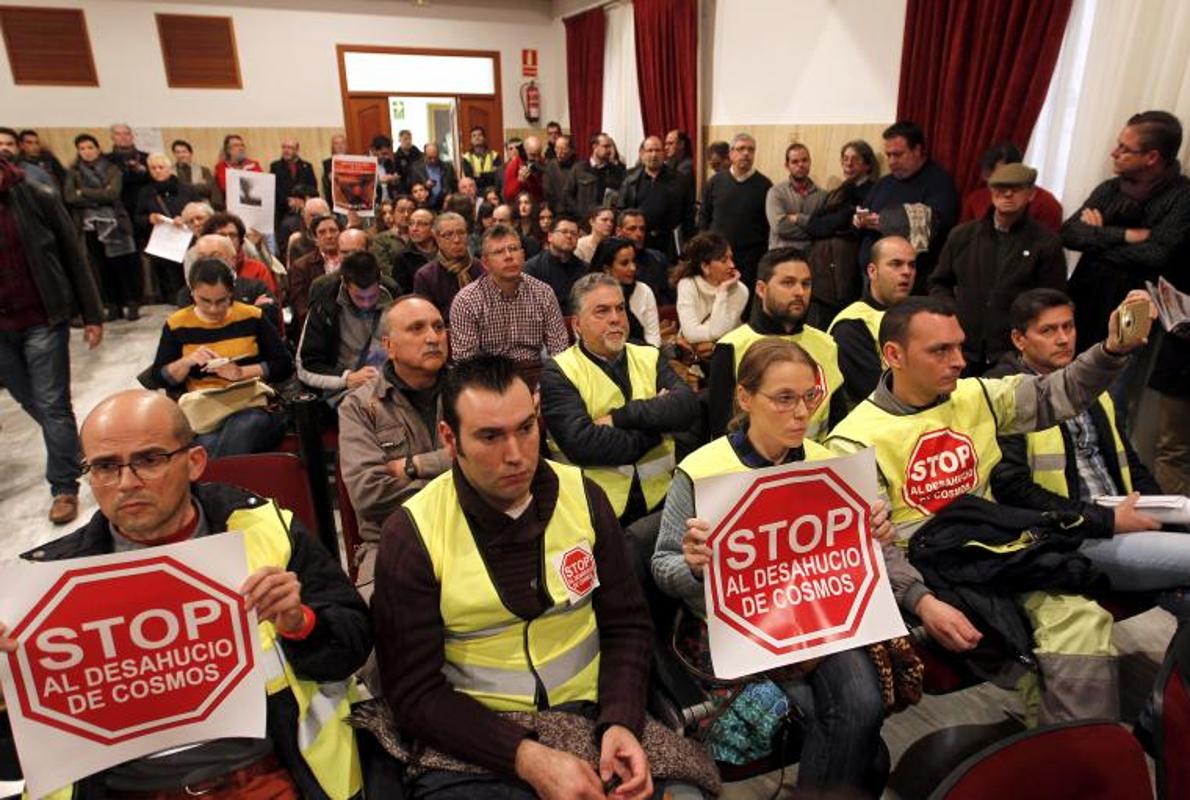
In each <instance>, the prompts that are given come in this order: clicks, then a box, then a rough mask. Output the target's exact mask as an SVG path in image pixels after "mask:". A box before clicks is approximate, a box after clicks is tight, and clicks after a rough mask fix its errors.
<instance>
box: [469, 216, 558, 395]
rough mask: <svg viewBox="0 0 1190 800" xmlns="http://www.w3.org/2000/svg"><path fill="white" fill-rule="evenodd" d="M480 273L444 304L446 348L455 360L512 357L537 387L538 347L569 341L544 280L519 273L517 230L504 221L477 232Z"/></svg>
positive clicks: (521, 257)
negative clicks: (447, 327) (446, 310)
mask: <svg viewBox="0 0 1190 800" xmlns="http://www.w3.org/2000/svg"><path fill="white" fill-rule="evenodd" d="M482 247H483V251H482V252H483V266H484V269H485V270H486V274H484V275H483V276H482V277H480V278H478V279H477V280H474V281H471V282H470V283H468V284H467V285H466V286H464V287H463V288H462V289H461V290H460V291H459V293H458V295H456V296H455V299H454V302H453V303H451V306H450V320H451V322H450V350H451V355H452V356H453V358H454V359H455V360H456V361H462V360H463V359H465V358H470V357H471V356H473V355H476V354H478V353H487V354H489V355H502V356H507V357H508V358H510V359H512V360H513V361H514V362H516V364H517V367H518V369H520V370H521V375H522V377H524V378H525V381H526V383H528V384H529V386H530V388H532V389H536V388H537V379H538V377H539V376H540V373H541V357H542V351H546V352H548V353H549V354H550V355H553V354H556V353H560V352H562V351H563V350H565V349H566V348H567V347H568V346H569V345H570V339H569V337H568V336H567V335H566V325H565V323H564V322H563V321H562V311H561V309H560V308H559V306H558V300H557V298H555V297H554V292H553V290H551V289H550V287H549V285H548V284H546V283H544V282H542V281H539V280H538V279H537V278H533V277H530V276H528V275H525V274H524V267H525V250H524V248H522V247H521V239H520V236H518V235H517V232H516V231H514V230H513V229H512V228H509V227H507V226H506V225H501V224H497V225H493V226H492V227H490V228H488V229H487V230H486V231H485V232H484V234H483V244H482Z"/></svg>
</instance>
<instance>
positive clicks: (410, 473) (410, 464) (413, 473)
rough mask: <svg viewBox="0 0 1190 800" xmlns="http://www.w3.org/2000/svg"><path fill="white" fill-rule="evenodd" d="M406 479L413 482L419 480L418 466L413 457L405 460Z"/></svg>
mask: <svg viewBox="0 0 1190 800" xmlns="http://www.w3.org/2000/svg"><path fill="white" fill-rule="evenodd" d="M405 477H406V478H408V479H409V480H411V481H415V480H417V464H416V463H414V461H413V456H408V457H406V458H405Z"/></svg>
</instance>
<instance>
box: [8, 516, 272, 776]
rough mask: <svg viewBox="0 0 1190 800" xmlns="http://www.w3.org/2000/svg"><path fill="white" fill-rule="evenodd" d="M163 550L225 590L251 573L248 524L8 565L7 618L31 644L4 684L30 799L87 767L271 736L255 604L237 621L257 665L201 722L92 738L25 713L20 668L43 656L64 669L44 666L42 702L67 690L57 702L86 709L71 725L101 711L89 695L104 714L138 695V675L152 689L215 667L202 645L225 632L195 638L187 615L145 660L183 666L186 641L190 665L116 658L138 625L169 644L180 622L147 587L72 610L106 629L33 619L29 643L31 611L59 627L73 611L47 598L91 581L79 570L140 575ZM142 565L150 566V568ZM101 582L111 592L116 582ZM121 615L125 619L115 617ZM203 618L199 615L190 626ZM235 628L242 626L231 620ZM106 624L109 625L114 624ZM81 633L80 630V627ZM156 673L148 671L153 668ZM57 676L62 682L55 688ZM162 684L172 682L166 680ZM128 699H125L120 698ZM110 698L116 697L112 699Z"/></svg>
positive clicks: (90, 770)
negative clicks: (168, 541) (36, 646)
mask: <svg viewBox="0 0 1190 800" xmlns="http://www.w3.org/2000/svg"><path fill="white" fill-rule="evenodd" d="M162 557H166V558H168V559H170V560H171V561H172V562H173V563H174V564H177V565H179V566H180V568H181V569H180V570H177V572H179V573H181V574H185V571H186V570H188V571H189V573H191V574H197V575H198V576H201V578H202V579H205V584H206V585H207V586H209V585H210V584H214V585H215V586H217V587H219V589H218V591H219V592H220V593H223V594H225V595H232V594H234V595H236V596H237V597H238V593H239V587H240V586H241V585H243V582H244V580H245V579H246V578H247V574H248V561H247V554H246V552H245V549H244V536H243V534H242V533H238V532H234V533H221V534H217V535H212V536H203V537H200V538H198V539H195V540H192V541H188V542H182V543H180V544H173V545H162V546H159V547H152V548H148V549H145V550H138V551H134V552H130V553H120V554H113V555H105V556H94V557H89V558H77V559H68V560H65V561H53V562H44V563H33V562H25V561H13V562H8V563H5V564H3V565H0V585H3V586H4V591H3V592H2V593H0V619H2V620H5V621H6V622H8V623H11V625H10V627H11V628H12V629H13V630H14V633H16V635H17V641H18V642H19V643H20V644H21V648H20V649H19V650H18V651H17V653H15V654H12V655H3V656H0V685H2V686H3V689H4V697H5V700H6V702H7V705H8V713H9V718H10V720H11V722H12V730H13V738H14V740H15V742H16V747H17V754H18V757H19V758H20V763H21V771H22V773H23V776H24V779H25V781H26V783H27V786H28V791H29V794H30V795H31V796H33V797H41V796H44V795H45V794H48V793H49V792H52V791H54V790H56V789H58V788H60V787H62V786H65V785H68V784H70V783H73V782H75V781H77V780H79V779H80V778H83V777H86V776H87V775H91V774H94V773H96V772H99V771H101V770H104V769H107V768H109V767H111V766H114V765H116V764H121V763H124V762H126V761H130V760H133V759H136V758H140V757H143V756H147V755H150V754H152V753H157V752H160V751H162V750H166V749H169V748H173V747H179V746H182V745H190V744H194V743H197V742H201V741H205V740H208V739H218V738H223V737H250V738H262V737H264V736H265V714H266V710H265V699H266V697H265V677H264V671H263V668H262V666H261V663H262V661H261V658H262V657H261V650H260V639H259V637H258V635H257V632H256V630H257V620H256V613H255V612H249V613H247V614H243V612H242V611H241V612H240V613H238V614H232V615H230V616H229V617H228V619H229V620H234V626H235V630H236V631H237V634H236V636H237V641H241V642H242V641H244V640H245V638H246V639H247V640H250V643H251V649H252V664H253V665H254V666H253V667H252V668H251V669H249V670H248V672H247V673H242V674H241V673H236V674H238V675H240V677H239V678H238V683H234V684H230V683H229V684H227V685H228V686H230V688H224V689H222V691H223V692H224V693H223V694H222V695H221V697H219V699H218V700H217V701H211V702H213V705H208V706H207V707H206V708H205V712H204V713H205V714H206V716H205V718H203V719H198V720H197V721H192V720H193V717H190V718H189V720H186V721H178V720H175V721H173V722H172V724H170V726H169V727H161V723H162V720H155V721H152V722H147V723H146V722H144V721H138V722H137V723H136V724H135V725H133V726H132V727H130V728H129V729H128V731H127V733H126V734H125V736H124V737H122V740H121V741H117V742H105V741H101V740H96V739H92V738H88V737H87V736H85V735H81V734H80V733H79V732H77V731H68V730H64V729H63V727H60V726H61V725H62V724H63V722H62V720H63V717H62V715H60V714H58V715H56V716H57V719H58V722H57V724H56V725H51V724H46V722H45V721H43V720H41V719H38V718H35V717H31V716H29V715H28V714H27V713H26V712H27V711H28V710H30V709H32V706H30V708H28V709H27V708H26V703H27V702H28V701H27V700H26V699H25V696H24V695H22V694H21V693H20V692H19V690H18V688H17V683H16V679H15V677H14V670H15V671H17V672H20V673H21V674H24V675H29V674H30V667H31V666H32V665H33V663H32V662H33V661H34V659H36V660H37V661H38V662H39V663H41V664H42V665H43V667H44V665H46V664H47V662H52V660H53V659H54V658H56V659H57V660H58V662H59V663H60V664H62V668H61V671H57V672H55V671H54V670H50V669H46V668H43V669H42V670H41V674H46V675H49V676H50V677H48V678H47V679H46V680H45V682H44V684H42V688H41V689H40V691H39V692H38V693H37V694H38V695H39V696H40V697H41V698H44V699H45V701H46V703H47V704H48V703H49V702H50V700H49V698H51V697H52V696H54V695H58V700H57V702H58V703H59V704H61V703H62V702H63V701H67V700H68V701H69V703H68V705H69V707H71V708H80V707H81V708H80V711H79V712H76V713H75V714H71V715H69V717H67V718H66V720H67V722H66V724H69V725H74V724H77V723H76V722H72V721H71V720H83V721H85V720H88V719H94V718H92V717H88V715H87V706H86V703H88V702H91V703H99V705H92V706H91V708H97V707H105V708H107V709H110V710H109V711H107V712H105V713H113V711H112V710H114V709H118V708H120V707H121V706H120V703H121V702H124V703H127V702H129V701H128V700H127V695H128V694H130V693H133V692H135V691H137V690H136V689H134V688H133V684H134V683H138V682H139V684H143V685H145V686H147V685H149V682H150V681H151V680H152V679H154V678H157V677H160V680H161V681H163V682H164V681H167V680H169V681H175V682H183V683H184V682H185V681H191V680H198V678H196V677H195V674H194V673H190V674H186V671H187V670H194V669H197V668H198V665H199V664H203V665H204V667H203V669H206V665H209V664H211V663H212V662H211V661H210V660H209V659H207V660H204V659H203V658H201V657H200V651H199V650H197V649H195V644H194V643H195V642H199V643H205V645H206V647H207V648H208V650H209V651H214V650H216V649H217V648H218V647H219V646H220V642H221V641H227V640H217V641H215V642H212V641H211V640H210V639H206V640H204V639H202V638H201V633H200V634H198V635H196V636H195V637H188V636H187V631H188V628H187V626H186V625H185V624H183V623H177V624H176V628H175V631H176V632H177V633H178V637H177V638H176V639H174V644H163V645H160V649H155V650H152V651H151V652H152V653H153V656H145V658H146V659H148V658H154V659H161V658H177V661H178V662H180V661H181V657H180V655H174V654H180V653H181V652H182V648H186V652H188V653H189V654H190V656H189V659H190V660H188V662H187V666H186V667H181V666H173V664H174V662H162V661H160V660H158V661H155V662H154V663H155V664H156V665H157V666H155V667H146V666H144V665H143V663H142V662H141V661H140V659H139V658H138V659H136V660H134V661H133V662H132V664H131V666H126V665H129V659H127V658H123V656H124V655H127V653H122V652H118V651H115V650H113V652H112V653H111V654H108V653H106V652H105V650H106V648H107V647H108V646H109V644H111V642H109V641H108V639H111V640H112V641H120V640H122V639H128V638H129V637H130V636H134V635H135V634H133V631H138V632H139V634H140V635H141V636H143V637H144V638H145V640H149V639H156V640H157V641H158V642H161V641H164V640H165V639H166V637H167V636H168V631H169V630H170V626H169V624H168V623H167V622H166V621H165V620H164V619H163V617H162V616H156V617H153V615H154V614H157V613H159V612H157V611H152V610H153V609H154V608H155V600H157V598H154V597H151V596H150V597H146V596H143V595H139V594H138V595H124V596H121V595H119V594H118V593H116V592H114V591H109V594H108V595H107V596H108V597H110V598H111V600H110V602H108V601H107V600H106V598H105V600H104V602H103V603H101V604H99V605H104V606H106V607H104V608H96V607H94V606H88V607H87V608H85V609H84V610H83V611H82V612H75V613H74V616H71V617H69V619H71V620H73V621H74V622H81V621H82V620H83V619H86V620H87V624H91V623H95V622H100V623H102V624H101V625H99V626H98V627H96V626H95V625H91V627H89V628H82V627H81V625H80V626H79V630H75V629H74V628H71V627H65V628H63V627H57V628H55V629H54V630H52V631H49V632H47V631H46V627H47V626H46V625H44V624H41V625H40V627H38V626H37V625H34V627H33V631H35V633H34V634H33V636H32V638H31V639H27V637H25V636H24V635H23V633H24V631H23V630H22V629H21V628H20V626H21V625H24V624H25V621H26V618H27V617H28V618H29V619H32V620H37V619H38V618H39V617H40V618H41V619H42V621H43V622H45V621H48V622H49V623H50V625H58V624H60V623H59V617H61V618H63V619H65V618H67V614H68V611H59V612H58V616H55V617H49V616H48V615H49V614H51V613H54V609H69V608H70V606H69V604H63V603H60V602H59V603H56V604H55V603H50V604H49V605H46V604H45V603H44V601H45V600H46V599H50V598H61V597H63V591H64V589H63V587H65V586H77V585H78V584H79V583H85V582H86V580H87V579H86V578H85V577H83V578H81V579H80V577H79V573H78V571H79V570H97V569H100V568H104V574H105V575H108V574H110V570H111V569H112V567H113V565H116V566H118V567H120V568H123V569H125V570H127V571H129V572H135V571H136V569H137V565H138V564H140V563H141V562H144V561H146V560H153V561H155V562H158V563H159V561H160V559H161V558H162ZM141 569H142V570H143V569H144V565H143V564H142V565H141ZM67 571H70V572H71V573H72V577H71V578H70V583H68V584H62V585H59V583H60V579H61V578H62V577H63V575H64V573H66V572H67ZM182 580H185V579H182ZM171 585H177V586H189V585H194V584H193V579H191V583H174V584H171ZM103 588H104V589H105V590H107V587H106V584H105V585H104V587H103ZM196 596H197V595H196ZM67 600H69V597H67ZM229 602H230V601H229ZM237 607H238V603H237ZM222 608H230V606H222ZM145 611H150V612H151V613H150V615H149V617H146V619H145V620H142V624H141V626H140V627H139V628H138V627H137V623H136V619H137V618H138V616H139V615H141V614H142V613H144V612H145ZM92 617H94V619H92ZM100 617H102V619H100ZM201 617H202V614H201V613H199V614H198V618H199V619H198V621H199V622H201ZM117 619H118V620H119V621H118V622H116V621H115V620H117ZM173 619H174V620H175V621H176V620H177V619H178V617H177V616H174V617H173ZM193 621H194V620H191V622H193ZM229 624H233V623H231V622H229ZM105 627H106V631H104V628H105ZM80 630H81V631H82V632H79V631H80ZM195 630H196V631H200V632H201V631H202V630H203V628H201V627H195ZM63 631H64V632H63ZM163 631H166V633H165V634H163V633H162V632H163ZM105 633H106V636H105V635H104V634H105ZM43 636H44V637H46V639H47V640H49V644H44V643H43V644H41V645H40V653H41V655H39V656H33V657H30V656H31V655H32V653H33V651H32V650H30V649H29V648H33V644H32V642H33V641H41V637H43ZM183 641H189V642H190V644H182V642H183ZM51 647H52V649H51ZM116 647H120V645H116ZM73 651H77V653H78V655H79V656H81V659H80V660H78V662H77V664H76V665H74V666H72V667H70V668H69V669H67V666H69V665H68V664H67V663H66V662H68V661H69V660H70V659H71V657H72V652H73ZM146 652H148V651H146ZM162 663H165V664H166V666H164V667H163V666H161V664H162ZM88 665H94V666H88ZM129 669H131V670H133V677H127V675H128V674H129V673H128V671H127V670H129ZM146 670H149V671H148V672H146ZM202 674H204V675H206V674H207V673H205V672H203V673H202ZM216 674H219V673H216ZM55 676H56V677H55ZM208 679H209V676H208ZM51 684H52V685H53V686H54V687H55V688H51ZM25 685H28V684H27V683H26V684H25ZM161 685H165V686H167V687H168V686H169V684H164V683H163V684H161ZM189 685H190V686H195V685H196V684H195V683H190V684H189ZM148 691H152V690H148ZM170 691H174V690H173V689H171V688H167V689H166V690H165V691H164V692H158V693H156V694H153V695H152V698H153V699H152V700H151V702H154V703H158V702H159V703H162V704H164V703H165V702H166V700H163V699H159V698H166V697H168V696H169V695H168V693H169V692H170ZM216 691H218V690H216ZM210 696H212V697H214V696H216V694H215V691H212V692H211V693H210ZM122 697H123V698H125V699H124V700H121V699H120V698H122ZM101 701H102V702H101ZM103 703H106V706H104V705H103ZM144 705H145V704H144V703H142V704H141V706H140V707H139V708H140V710H141V711H142V712H143V710H144ZM155 712H156V708H152V709H151V711H150V713H155ZM166 722H168V720H166ZM150 725H151V726H154V727H156V728H157V729H156V730H153V729H152V728H149V730H148V732H146V733H138V731H139V730H141V729H144V728H146V727H147V726H150Z"/></svg>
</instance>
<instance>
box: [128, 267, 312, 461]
mask: <svg viewBox="0 0 1190 800" xmlns="http://www.w3.org/2000/svg"><path fill="white" fill-rule="evenodd" d="M190 294H191V296H192V297H193V298H194V304H193V305H189V306H186V307H185V308H182V309H179V310H177V311H175V312H174V313H173V314H171V315H170V316H169V318H168V319H166V321H165V327H164V328H163V329H162V331H161V340H160V341H159V342H158V344H157V356H156V357H155V358H154V359H153V366H152V368H151V369H150V374H149V376H147V379H146V381H145V383H146V385H147V386H148V388H150V389H157V388H165V389H167V390H170V391H172V392H175V393H185V392H194V391H197V390H200V389H212V388H215V389H218V388H225V387H227V386H228V385H229V384H233V383H239V382H240V381H247V380H251V379H253V378H255V379H257V380H259V381H261V382H262V383H266V384H272V385H274V386H276V385H278V384H280V383H282V382H284V381H285V380H286V379H288V378H289V376H290V375H292V374H293V360H292V359H291V358H290V357H289V352H288V351H287V350H286V349H285V344H284V343H283V342H282V341H281V336H280V334H278V333H277V329H276V328H274V327H273V326H272V325H271V324H270V323H269V322H267V321H266V320H265V319H264V316H263V314H262V312H261V309H260V307H259V306H252V305H248V304H247V303H241V302H238V301H237V300H236V299H235V273H234V272H233V271H232V269H231V267H229V266H228V265H227V264H225V263H224V262H223V261H221V260H220V259H217V258H202V259H199V260H198V261H197V262H195V264H194V267H193V268H192V269H191V270H190ZM284 433H285V419H284V417H283V416H282V415H280V414H274V413H272V412H270V411H269V410H268V409H266V408H258V407H245V408H243V409H241V410H239V411H235V412H233V413H231V414H229V415H228V416H227V417H225V418H224V419H223V420H222V422H221V423H220V424H219V426H218V427H217V428H216V429H214V430H210V431H206V432H204V433H201V434H199V435H198V436H197V437H196V438H195V441H196V442H197V443H198V444H201V445H202V446H203V447H205V448H206V449H207V452H209V453H210V454H211V456H212V457H213V458H219V457H221V456H230V455H239V454H243V453H262V452H267V451H269V450H271V449H272V448H273V447H275V446H276V445H277V443H278V442H279V441H280V440H281V437H282V435H283V434H284Z"/></svg>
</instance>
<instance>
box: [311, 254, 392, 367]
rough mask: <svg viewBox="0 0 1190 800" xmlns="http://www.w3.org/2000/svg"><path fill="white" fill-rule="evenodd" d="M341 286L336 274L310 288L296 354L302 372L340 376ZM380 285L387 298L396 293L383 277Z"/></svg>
mask: <svg viewBox="0 0 1190 800" xmlns="http://www.w3.org/2000/svg"><path fill="white" fill-rule="evenodd" d="M342 286H343V279H342V277H341V276H340V275H339V274H338V273H336V274H334V275H327V276H325V277H323V278H319V279H318V280H316V281H314V285H313V286H311V287H310V307H309V309H308V310H307V312H306V322H305V327H304V328H303V329H302V332H301V334H300V341H299V348H300V349H299V351H298V360H299V361H300V362H301V365H302V369H304V370H306V371H308V372H317V373H318V374H320V375H341V374H342V373H343V370H342V369H341V368H339V367H338V365H337V363H336V362H337V361H338V358H339V316H340V315H341V314H342V313H343V307H342V306H341V305H339V289H340V288H341V287H342ZM380 286H381V288H382V289H384V290H385V291H387V292H388V295H389V299H391V298H393V297H396V296H398V295H399V294H400V289H398V288H397V285H396V284H394V283H392V282H391V281H389V280H388V279H387V278H385V277H383V276H381V278H380ZM382 302H383V300H382ZM378 308H379V306H378ZM381 313H383V311H381ZM349 369H355V367H349Z"/></svg>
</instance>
